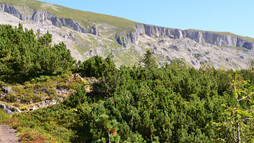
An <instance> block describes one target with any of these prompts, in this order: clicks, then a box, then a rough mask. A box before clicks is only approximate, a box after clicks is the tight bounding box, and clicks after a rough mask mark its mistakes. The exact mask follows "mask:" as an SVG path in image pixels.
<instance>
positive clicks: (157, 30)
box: [117, 24, 254, 50]
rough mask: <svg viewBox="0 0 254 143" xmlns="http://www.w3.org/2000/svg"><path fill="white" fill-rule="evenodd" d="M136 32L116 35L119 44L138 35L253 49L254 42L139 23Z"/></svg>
mask: <svg viewBox="0 0 254 143" xmlns="http://www.w3.org/2000/svg"><path fill="white" fill-rule="evenodd" d="M136 31H137V32H132V33H130V34H127V35H126V36H125V37H124V38H119V37H117V41H118V43H119V44H121V45H123V46H125V47H126V46H129V45H130V44H137V43H138V41H139V35H144V34H145V35H147V36H150V37H153V38H159V37H160V38H162V37H163V38H166V37H167V38H171V39H183V38H190V39H191V40H194V41H196V42H197V43H209V44H213V45H216V46H223V47H244V48H246V49H249V50H250V49H253V47H254V43H253V42H251V41H248V40H246V39H243V38H240V37H237V36H231V35H225V34H218V33H214V32H207V31H198V30H180V29H173V28H165V27H159V26H154V25H147V24H139V25H137V26H136Z"/></svg>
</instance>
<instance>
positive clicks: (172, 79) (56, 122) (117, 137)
mask: <svg viewBox="0 0 254 143" xmlns="http://www.w3.org/2000/svg"><path fill="white" fill-rule="evenodd" d="M51 38H52V37H51V35H50V34H49V33H47V34H46V35H42V36H39V35H36V34H34V32H33V31H31V30H30V31H29V30H25V31H23V28H22V26H21V25H20V26H19V27H18V28H12V27H11V26H8V25H2V26H0V72H1V76H0V80H1V86H2V87H0V97H1V98H0V100H3V99H4V97H2V96H3V95H4V88H3V87H13V86H16V85H19V86H25V87H26V88H24V90H31V89H32V90H33V91H36V90H37V89H38V90H41V89H42V88H47V86H46V85H48V84H52V86H53V85H54V86H57V87H54V88H53V87H52V90H55V89H56V88H60V87H61V88H65V89H68V90H69V91H72V92H71V93H70V94H69V95H68V96H67V97H66V99H65V100H64V101H63V102H58V103H57V104H56V105H52V106H49V107H47V108H41V109H38V110H34V111H33V112H22V113H17V114H13V115H8V114H6V113H4V112H2V111H0V123H1V124H9V125H11V126H12V127H13V128H16V129H17V130H18V135H19V136H20V137H21V140H22V142H87V143H90V142H103V143H106V142H111V143H113V142H118V143H121V142H125V143H128V142H130V143H131V142H175V143H178V142H237V143H239V142H254V138H253V136H254V117H253V116H254V102H253V101H254V71H253V69H251V68H250V69H245V70H239V71H233V70H223V69H218V70H216V69H214V68H211V67H210V66H209V65H206V66H203V67H201V68H200V69H195V68H192V67H189V66H187V65H186V63H185V62H184V61H182V60H177V59H176V60H173V61H172V62H171V64H168V65H166V66H165V67H158V66H157V64H156V61H155V59H154V57H153V54H152V53H151V51H147V52H146V54H145V56H144V58H143V59H142V60H141V63H140V64H138V65H135V66H133V67H128V66H124V65H123V66H121V67H120V68H117V67H116V66H115V64H114V62H113V60H112V57H111V56H108V57H107V58H105V59H103V58H102V57H99V56H94V57H91V58H89V59H88V60H86V61H84V62H76V63H75V61H74V60H73V58H72V57H71V55H70V52H69V51H68V50H67V49H66V47H65V45H64V43H60V44H58V45H54V46H52V45H51ZM74 74H79V75H81V77H82V78H84V77H86V78H91V77H93V78H96V80H97V82H93V83H85V82H84V81H83V80H82V79H80V80H76V79H75V78H74V76H73V75H74ZM73 78H74V80H72V79H73ZM60 83H61V84H60ZM88 84H89V86H90V87H91V90H90V91H87V90H86V89H85V88H86V87H87V86H86V85H88ZM27 85H29V86H27ZM13 90H14V89H13ZM53 93H54V94H55V96H58V95H57V93H56V92H53ZM12 94H18V92H16V91H13V93H12ZM31 94H32V93H31ZM30 99H31V100H33V96H31V97H30ZM6 102H7V103H10V104H11V103H16V104H19V103H18V101H7V100H6ZM26 104H29V103H26Z"/></svg>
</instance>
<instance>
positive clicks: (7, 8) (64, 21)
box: [0, 3, 100, 36]
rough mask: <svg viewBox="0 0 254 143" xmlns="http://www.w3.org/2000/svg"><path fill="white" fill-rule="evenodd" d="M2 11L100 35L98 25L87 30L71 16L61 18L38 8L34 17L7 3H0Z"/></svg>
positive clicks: (23, 18) (21, 18) (27, 18)
mask: <svg viewBox="0 0 254 143" xmlns="http://www.w3.org/2000/svg"><path fill="white" fill-rule="evenodd" d="M0 11H3V12H6V13H9V14H11V15H14V16H15V17H18V18H19V19H20V20H32V21H34V22H37V23H43V22H46V21H47V20H48V21H51V22H52V24H53V25H55V26H57V27H63V26H66V27H70V28H72V29H73V30H75V31H77V32H82V33H91V34H94V35H97V36H99V35H100V33H99V30H98V29H97V27H96V25H93V26H92V27H91V30H86V29H85V28H84V27H82V26H81V25H80V24H79V23H78V22H76V21H74V20H72V19H70V18H61V17H58V16H56V15H54V14H52V13H50V12H48V11H40V10H37V11H35V12H34V14H33V15H32V17H28V16H24V15H22V13H21V12H20V11H19V10H18V9H17V8H15V7H13V6H11V5H9V4H6V3H0Z"/></svg>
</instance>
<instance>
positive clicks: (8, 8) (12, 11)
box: [0, 3, 25, 20]
mask: <svg viewBox="0 0 254 143" xmlns="http://www.w3.org/2000/svg"><path fill="white" fill-rule="evenodd" d="M0 11H2V12H6V13H9V14H11V15H14V16H15V17H18V18H19V19H20V20H24V19H25V17H24V16H23V15H22V13H21V12H20V11H19V10H18V9H16V8H15V7H13V6H11V5H9V4H6V3H0Z"/></svg>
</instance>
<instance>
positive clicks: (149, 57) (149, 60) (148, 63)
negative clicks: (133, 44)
mask: <svg viewBox="0 0 254 143" xmlns="http://www.w3.org/2000/svg"><path fill="white" fill-rule="evenodd" d="M142 63H144V64H145V67H147V68H157V67H158V65H157V64H156V61H155V59H154V57H153V53H152V52H151V51H150V50H147V51H146V54H145V57H144V59H143V60H142Z"/></svg>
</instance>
